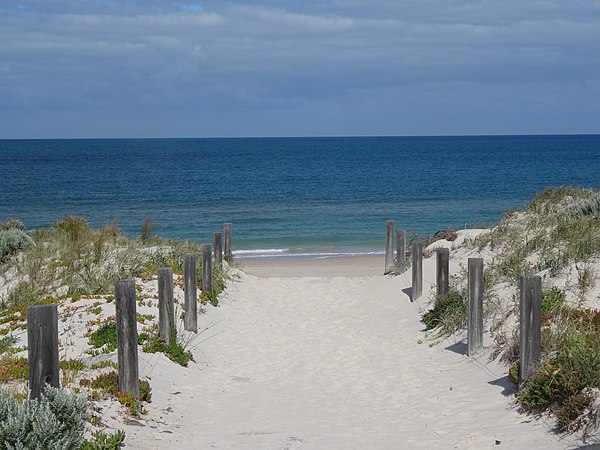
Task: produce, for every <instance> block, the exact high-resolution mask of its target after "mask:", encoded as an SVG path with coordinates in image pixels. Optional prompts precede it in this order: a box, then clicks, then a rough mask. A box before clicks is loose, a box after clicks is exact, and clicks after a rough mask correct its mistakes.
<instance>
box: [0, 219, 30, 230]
mask: <svg viewBox="0 0 600 450" xmlns="http://www.w3.org/2000/svg"><path fill="white" fill-rule="evenodd" d="M13 229H14V230H21V231H25V224H23V222H21V221H20V220H19V219H12V218H10V217H9V218H8V219H5V220H4V222H1V223H0V231H6V230H13Z"/></svg>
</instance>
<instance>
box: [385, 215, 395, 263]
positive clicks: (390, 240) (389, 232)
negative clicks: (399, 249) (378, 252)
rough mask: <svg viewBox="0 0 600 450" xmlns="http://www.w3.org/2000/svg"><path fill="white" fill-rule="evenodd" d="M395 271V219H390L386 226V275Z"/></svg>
mask: <svg viewBox="0 0 600 450" xmlns="http://www.w3.org/2000/svg"><path fill="white" fill-rule="evenodd" d="M393 271H394V221H393V220H388V221H387V223H386V226H385V271H384V272H383V274H384V275H387V274H388V273H392V272H393Z"/></svg>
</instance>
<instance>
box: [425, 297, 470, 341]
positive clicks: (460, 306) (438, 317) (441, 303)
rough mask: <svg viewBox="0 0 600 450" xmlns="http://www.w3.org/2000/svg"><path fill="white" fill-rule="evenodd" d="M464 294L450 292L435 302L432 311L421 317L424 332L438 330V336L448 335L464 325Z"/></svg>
mask: <svg viewBox="0 0 600 450" xmlns="http://www.w3.org/2000/svg"><path fill="white" fill-rule="evenodd" d="M466 320H467V296H466V292H464V291H459V290H457V289H455V288H454V289H450V291H449V292H448V293H447V294H446V295H445V296H444V297H443V298H441V299H438V300H437V301H436V302H435V305H434V307H433V308H432V309H430V310H428V311H426V312H425V313H423V314H422V315H421V322H422V323H423V324H424V325H425V329H426V330H433V329H436V328H437V329H438V330H439V334H440V335H450V334H452V333H454V332H456V331H458V330H459V329H461V328H463V327H464V326H465V325H466Z"/></svg>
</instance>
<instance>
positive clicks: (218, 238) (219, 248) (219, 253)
mask: <svg viewBox="0 0 600 450" xmlns="http://www.w3.org/2000/svg"><path fill="white" fill-rule="evenodd" d="M213 243H214V246H215V249H214V252H215V266H217V267H218V268H219V269H222V268H223V233H221V232H216V233H214V242H213Z"/></svg>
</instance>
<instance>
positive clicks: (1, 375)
mask: <svg viewBox="0 0 600 450" xmlns="http://www.w3.org/2000/svg"><path fill="white" fill-rule="evenodd" d="M28 379H29V365H28V364H27V358H26V357H24V356H14V355H10V354H7V355H6V356H4V357H2V359H0V383H7V382H9V381H26V380H28Z"/></svg>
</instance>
